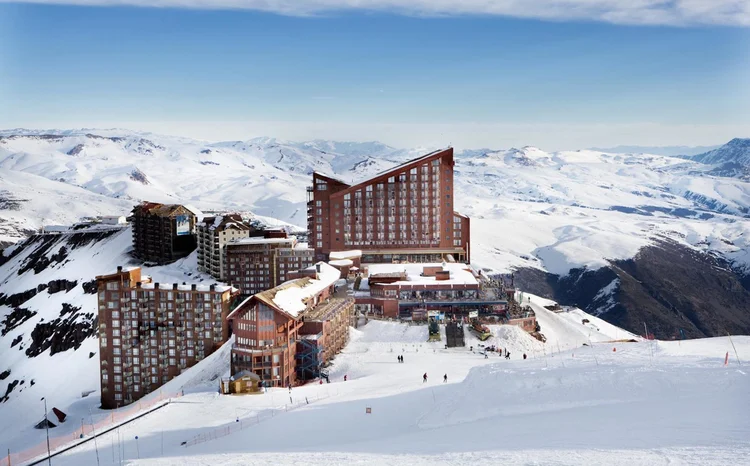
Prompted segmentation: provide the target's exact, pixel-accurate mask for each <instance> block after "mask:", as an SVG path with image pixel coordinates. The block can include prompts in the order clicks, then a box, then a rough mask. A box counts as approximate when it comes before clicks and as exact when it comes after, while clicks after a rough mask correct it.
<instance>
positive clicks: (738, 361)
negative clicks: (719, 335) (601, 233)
mask: <svg viewBox="0 0 750 466" xmlns="http://www.w3.org/2000/svg"><path fill="white" fill-rule="evenodd" d="M727 336H728V337H729V343H731V344H732V348H734V355H735V356H736V357H737V364H739V365H740V366H741V365H742V361H740V355H739V354H738V353H737V347H736V346H734V342H733V341H732V335H730V334H729V332H727Z"/></svg>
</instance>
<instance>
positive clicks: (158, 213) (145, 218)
mask: <svg viewBox="0 0 750 466" xmlns="http://www.w3.org/2000/svg"><path fill="white" fill-rule="evenodd" d="M199 216H201V213H200V211H198V210H197V209H195V208H194V207H190V206H183V205H177V204H159V203H156V202H143V203H141V204H139V205H137V206H136V207H135V208H134V209H133V212H132V217H131V219H132V228H133V250H134V251H135V254H136V256H138V257H139V258H140V259H141V260H144V261H147V262H156V263H157V264H165V263H169V262H173V261H175V260H177V259H180V258H182V257H185V256H187V255H188V254H190V253H191V252H193V251H194V250H195V246H196V240H195V225H196V222H197V221H198V217H199Z"/></svg>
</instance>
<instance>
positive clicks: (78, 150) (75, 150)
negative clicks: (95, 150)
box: [68, 144, 84, 155]
mask: <svg viewBox="0 0 750 466" xmlns="http://www.w3.org/2000/svg"><path fill="white" fill-rule="evenodd" d="M83 148H84V145H83V144H78V145H76V146H75V147H74V148H72V149H70V150H69V151H68V155H78V154H80V153H81V152H83Z"/></svg>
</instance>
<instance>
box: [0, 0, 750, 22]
mask: <svg viewBox="0 0 750 466" xmlns="http://www.w3.org/2000/svg"><path fill="white" fill-rule="evenodd" d="M7 1H12V2H14V3H18V2H19V1H20V2H22V3H42V4H58V5H88V6H123V5H130V6H136V7H162V8H192V9H210V10H221V9H233V10H238V9H244V10H256V11H265V12H271V13H277V14H281V15H289V16H314V15H321V14H330V13H337V12H351V11H366V12H368V11H369V12H390V13H398V14H405V15H416V16H460V15H483V16H507V17H515V18H529V19H542V20H549V21H569V20H583V21H599V22H607V23H614V24H630V25H674V26H684V25H706V24H710V25H727V26H750V0H0V2H7Z"/></svg>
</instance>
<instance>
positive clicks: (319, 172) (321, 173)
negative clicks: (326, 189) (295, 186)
mask: <svg viewBox="0 0 750 466" xmlns="http://www.w3.org/2000/svg"><path fill="white" fill-rule="evenodd" d="M315 174H318V175H320V176H323V177H325V178H328V179H331V180H333V181H338V182H339V183H342V184H345V185H347V186H349V185H350V183H348V182H346V181H344V180H342V179H341V178H339V177H337V176H333V175H329V174H328V173H324V172H321V171H318V170H315Z"/></svg>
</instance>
